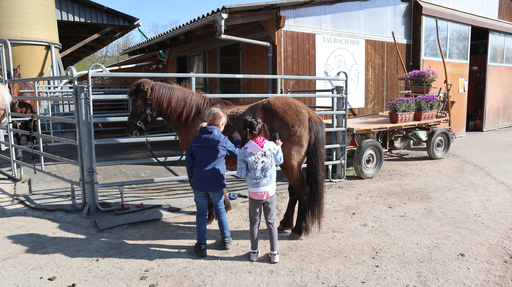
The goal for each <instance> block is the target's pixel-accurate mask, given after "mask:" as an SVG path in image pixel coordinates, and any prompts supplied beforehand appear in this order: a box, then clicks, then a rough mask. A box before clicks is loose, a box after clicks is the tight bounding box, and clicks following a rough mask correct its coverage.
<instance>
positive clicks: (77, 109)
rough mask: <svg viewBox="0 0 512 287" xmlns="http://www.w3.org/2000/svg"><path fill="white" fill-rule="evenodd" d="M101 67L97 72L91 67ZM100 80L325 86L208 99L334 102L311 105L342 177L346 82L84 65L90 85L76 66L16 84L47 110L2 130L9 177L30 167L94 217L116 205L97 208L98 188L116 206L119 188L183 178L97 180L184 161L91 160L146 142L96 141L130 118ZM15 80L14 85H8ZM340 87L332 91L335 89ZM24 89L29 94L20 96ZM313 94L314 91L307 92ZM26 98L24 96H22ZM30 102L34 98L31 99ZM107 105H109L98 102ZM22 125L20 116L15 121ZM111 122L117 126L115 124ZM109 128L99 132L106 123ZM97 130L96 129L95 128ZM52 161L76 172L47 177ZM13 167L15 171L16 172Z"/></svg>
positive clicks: (333, 171)
mask: <svg viewBox="0 0 512 287" xmlns="http://www.w3.org/2000/svg"><path fill="white" fill-rule="evenodd" d="M94 67H99V68H100V69H99V70H93V68H94ZM97 78H103V79H108V78H134V79H137V78H149V79H151V78H153V79H154V78H190V81H191V85H192V90H195V85H194V83H195V82H196V81H195V80H196V78H207V79H209V78H217V79H223V78H236V79H267V80H269V81H275V83H276V84H277V85H276V86H277V88H276V90H277V91H280V90H281V81H282V80H298V81H300V80H308V81H311V80H314V81H329V82H330V83H331V84H332V85H333V88H332V89H325V90H301V91H287V94H280V93H277V94H209V95H208V96H210V97H216V98H225V99H229V98H261V99H263V98H268V97H274V96H289V97H294V98H301V97H302V98H303V97H317V98H319V97H322V98H329V99H331V101H330V102H331V105H329V106H311V108H314V109H315V110H316V112H317V113H318V114H319V115H327V116H328V117H330V119H329V120H326V125H327V127H326V129H325V130H326V133H328V134H329V135H330V137H329V136H328V138H330V140H328V142H327V145H326V150H327V154H328V159H327V161H326V162H325V165H326V167H327V170H328V173H327V174H328V180H330V181H340V180H343V179H345V176H346V166H345V163H346V157H347V149H346V147H347V134H346V128H347V94H346V92H345V91H347V84H348V81H347V78H346V77H345V78H329V77H308V76H275V75H232V74H183V73H119V72H116V73H113V72H109V70H108V69H106V68H105V67H103V66H101V65H99V64H94V65H92V66H91V67H90V68H89V73H88V81H87V82H84V83H79V82H78V81H77V74H76V71H75V70H74V68H73V67H70V68H68V70H67V71H66V75H65V76H61V77H45V78H31V79H20V80H17V81H20V82H21V81H26V82H33V83H45V84H44V85H43V84H38V85H35V88H34V91H31V92H34V93H36V94H37V95H39V97H36V99H37V102H38V103H39V104H38V107H40V106H46V107H48V108H47V109H42V110H41V111H40V109H39V108H38V114H37V115H34V116H33V118H34V119H37V120H38V122H37V123H38V129H37V131H23V130H18V129H13V128H12V126H11V125H8V126H7V127H3V128H1V129H4V130H6V131H7V134H8V135H9V136H8V141H0V143H2V144H5V145H6V146H8V147H9V156H6V155H0V158H3V159H6V160H9V161H10V162H11V168H12V174H11V175H9V176H10V177H12V178H13V179H15V180H21V179H22V178H23V167H28V168H31V169H34V172H41V173H43V174H45V175H48V176H51V177H53V178H56V179H58V180H61V181H64V182H66V183H69V184H70V185H71V200H72V203H73V205H74V206H75V207H77V208H80V209H83V210H84V212H89V213H95V212H96V211H97V210H98V209H99V210H101V211H109V210H114V209H115V208H116V207H117V205H116V206H109V207H105V206H101V205H100V204H99V202H100V200H99V197H100V194H99V190H101V189H104V188H112V187H113V188H118V189H119V192H120V204H121V203H122V202H123V189H124V187H125V186H132V185H147V184H159V183H163V182H172V181H186V180H188V177H187V176H186V175H181V176H180V175H176V176H170V177H160V178H147V179H139V180H128V179H127V178H128V177H129V176H128V175H127V176H126V178H125V179H122V180H120V181H110V182H98V169H97V168H98V167H112V168H115V166H119V165H143V164H150V163H151V164H152V163H156V162H158V161H160V162H164V163H165V162H175V161H178V160H179V159H180V158H182V156H172V157H164V158H162V157H161V158H157V157H154V158H137V159H128V160H103V161H97V160H96V147H98V146H101V145H112V144H115V145H117V147H116V148H118V149H122V148H123V147H122V146H123V145H125V144H128V143H135V142H145V141H146V138H145V137H143V136H142V137H138V138H134V137H128V136H118V137H115V136H114V137H104V138H97V136H95V133H98V132H99V131H101V132H104V131H105V130H109V129H112V131H113V132H112V133H111V134H116V133H115V132H114V130H115V129H119V130H120V132H119V133H118V134H121V132H122V133H123V134H125V133H124V130H125V128H124V127H125V126H126V122H127V119H128V114H129V111H130V107H131V103H130V102H129V101H128V100H127V98H126V94H127V92H128V89H129V86H114V85H92V84H90V83H94V82H95V79H97ZM13 81H14V80H13ZM338 83H341V85H340V86H335V85H334V84H336V85H338ZM22 92H29V91H22ZM312 93H313V94H312ZM20 98H29V97H20ZM30 99H33V98H30ZM102 103H108V105H106V106H108V107H105V105H102ZM8 117H9V122H11V121H12V117H25V119H29V118H27V115H23V114H15V113H8ZM16 120H19V119H16ZM116 123H118V126H117V127H116ZM112 124H113V126H114V127H107V128H105V127H103V126H112ZM99 127H101V128H99ZM13 133H20V134H25V135H31V136H34V137H35V138H36V139H37V140H36V143H35V144H33V145H31V144H27V145H25V146H23V145H17V144H15V143H14V141H13ZM150 140H151V142H158V141H169V140H173V141H177V140H178V138H177V136H176V134H175V133H172V132H166V133H161V134H156V135H151V136H150ZM54 145H71V146H74V147H75V148H76V153H75V154H74V155H72V156H71V157H70V158H67V157H63V156H61V155H58V154H55V153H53V154H52V153H50V152H47V151H45V150H44V147H47V146H54ZM16 150H22V151H25V152H29V153H32V154H33V155H37V156H38V157H39V161H38V162H37V161H36V160H35V159H33V160H32V162H31V163H30V162H27V161H23V160H21V159H16ZM47 159H51V160H52V161H56V162H58V163H62V164H69V165H71V166H73V167H75V168H74V169H73V170H71V169H67V168H66V175H63V174H59V173H56V172H50V171H48V170H46V169H45V160H47ZM18 169H19V170H20V171H19V172H18ZM235 173H236V172H234V171H231V172H228V173H227V175H233V174H235ZM75 187H78V188H79V189H80V190H81V195H82V196H81V199H82V202H81V203H78V202H77V200H76V199H75Z"/></svg>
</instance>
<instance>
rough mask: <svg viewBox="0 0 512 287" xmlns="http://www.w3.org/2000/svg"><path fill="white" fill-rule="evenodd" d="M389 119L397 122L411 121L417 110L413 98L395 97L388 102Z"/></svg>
mask: <svg viewBox="0 0 512 287" xmlns="http://www.w3.org/2000/svg"><path fill="white" fill-rule="evenodd" d="M388 108H389V121H390V122H391V123H393V124H395V123H405V122H411V121H412V120H413V117H414V111H415V110H416V104H415V102H414V99H413V98H409V97H408V98H394V99H391V100H390V101H389V102H388Z"/></svg>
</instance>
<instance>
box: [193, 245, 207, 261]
mask: <svg viewBox="0 0 512 287" xmlns="http://www.w3.org/2000/svg"><path fill="white" fill-rule="evenodd" d="M194 252H195V253H196V254H197V256H199V257H201V258H205V257H206V244H201V243H199V242H197V243H196V245H194Z"/></svg>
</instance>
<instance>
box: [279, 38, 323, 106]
mask: <svg viewBox="0 0 512 287" xmlns="http://www.w3.org/2000/svg"><path fill="white" fill-rule="evenodd" d="M282 49H283V63H282V65H283V75H294V76H315V75H316V67H315V34H311V33H301V32H292V31H283V46H282ZM279 64H280V63H278V65H279ZM281 88H282V92H283V93H286V89H287V88H288V89H290V90H314V89H315V88H316V83H315V81H305V80H286V81H283V82H282V83H281ZM299 100H300V101H301V102H303V103H304V104H306V105H312V106H314V105H315V103H316V100H315V98H314V97H312V98H300V99H299Z"/></svg>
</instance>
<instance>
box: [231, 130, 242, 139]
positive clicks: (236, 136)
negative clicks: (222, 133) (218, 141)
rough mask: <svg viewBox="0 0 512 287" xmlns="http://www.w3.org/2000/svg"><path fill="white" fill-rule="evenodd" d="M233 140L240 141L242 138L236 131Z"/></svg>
mask: <svg viewBox="0 0 512 287" xmlns="http://www.w3.org/2000/svg"><path fill="white" fill-rule="evenodd" d="M233 138H234V139H235V140H242V137H241V136H240V134H239V133H238V132H237V131H235V133H234V134H233Z"/></svg>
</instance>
